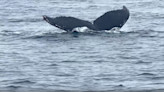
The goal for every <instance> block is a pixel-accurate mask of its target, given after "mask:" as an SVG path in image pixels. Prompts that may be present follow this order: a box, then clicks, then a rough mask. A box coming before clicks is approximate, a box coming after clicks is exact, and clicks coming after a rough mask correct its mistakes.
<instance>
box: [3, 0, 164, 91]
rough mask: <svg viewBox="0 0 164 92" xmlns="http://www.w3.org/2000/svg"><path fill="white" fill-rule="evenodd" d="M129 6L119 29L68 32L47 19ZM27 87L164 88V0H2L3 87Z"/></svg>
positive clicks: (93, 14) (83, 16) (95, 14)
mask: <svg viewBox="0 0 164 92" xmlns="http://www.w3.org/2000/svg"><path fill="white" fill-rule="evenodd" d="M123 5H125V6H126V7H127V8H128V9H129V11H130V19H129V20H128V21H127V23H126V24H125V25H124V26H123V28H121V29H120V31H117V32H101V33H96V32H95V33H94V32H93V33H86V32H81V33H75V34H74V33H66V32H64V31H63V30H60V29H57V28H55V27H53V26H51V25H49V24H48V23H46V22H45V21H44V20H43V18H42V16H43V15H47V16H50V17H57V16H72V17H76V18H79V19H84V20H89V21H94V20H95V19H96V18H97V17H99V16H101V15H102V14H104V13H105V12H107V11H111V10H116V9H121V8H122V6H123ZM22 88H23V89H44V90H46V89H47V90H54V91H55V90H66V91H67V90H74V91H107V90H124V91H126V90H129V89H130V90H156V89H164V2H163V0H0V89H12V90H16V89H22ZM11 92H12V91H11ZM14 92H16V91H14ZM22 92H24V91H22ZM38 92H39V91H38ZM40 92H41V91H40Z"/></svg>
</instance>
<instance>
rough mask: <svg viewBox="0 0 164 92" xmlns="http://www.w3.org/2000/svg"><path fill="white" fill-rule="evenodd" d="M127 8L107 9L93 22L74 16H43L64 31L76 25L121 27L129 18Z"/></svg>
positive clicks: (98, 27)
mask: <svg viewBox="0 0 164 92" xmlns="http://www.w3.org/2000/svg"><path fill="white" fill-rule="evenodd" d="M129 15H130V14H129V10H128V9H127V8H126V7H125V6H123V9H120V10H115V11H109V12H106V13H105V14H103V15H102V16H100V17H98V18H97V19H96V20H95V21H94V22H93V24H92V23H91V22H89V21H86V20H81V19H77V18H74V17H65V16H61V17H56V18H50V17H48V16H43V19H44V20H46V21H47V22H48V23H50V24H51V25H53V26H55V27H57V28H60V29H62V30H65V31H72V30H73V29H74V28H76V27H84V26H86V27H88V28H89V29H92V30H110V29H112V28H113V27H119V28H121V27H122V26H123V25H124V24H125V23H126V21H127V20H128V18H129Z"/></svg>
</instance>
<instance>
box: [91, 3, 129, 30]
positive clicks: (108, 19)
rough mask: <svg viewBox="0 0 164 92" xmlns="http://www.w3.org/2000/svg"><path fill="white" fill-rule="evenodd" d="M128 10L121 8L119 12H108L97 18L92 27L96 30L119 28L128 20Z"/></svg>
mask: <svg viewBox="0 0 164 92" xmlns="http://www.w3.org/2000/svg"><path fill="white" fill-rule="evenodd" d="M129 15H130V14H129V10H128V9H127V8H126V7H125V6H123V9H121V10H115V11H109V12H106V13H105V14H103V15H102V16H100V17H98V18H97V19H96V20H95V21H94V22H93V25H94V26H95V27H96V28H97V29H98V30H110V29H112V28H113V27H119V28H121V27H122V26H123V25H124V24H125V23H126V21H127V20H128V18H129Z"/></svg>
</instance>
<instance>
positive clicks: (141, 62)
mask: <svg viewBox="0 0 164 92" xmlns="http://www.w3.org/2000/svg"><path fill="white" fill-rule="evenodd" d="M151 63H152V62H144V61H142V60H140V61H138V62H136V64H151Z"/></svg>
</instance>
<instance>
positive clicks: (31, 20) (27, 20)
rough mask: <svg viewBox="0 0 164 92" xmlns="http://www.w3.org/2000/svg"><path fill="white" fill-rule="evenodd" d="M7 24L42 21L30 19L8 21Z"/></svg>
mask: <svg viewBox="0 0 164 92" xmlns="http://www.w3.org/2000/svg"><path fill="white" fill-rule="evenodd" d="M8 21H9V22H13V23H15V22H16V23H17V22H18V23H19V22H40V21H43V19H42V18H40V19H35V18H31V19H8Z"/></svg>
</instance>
